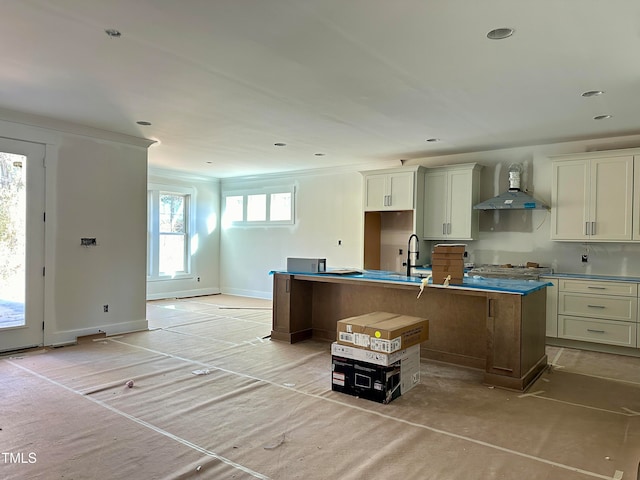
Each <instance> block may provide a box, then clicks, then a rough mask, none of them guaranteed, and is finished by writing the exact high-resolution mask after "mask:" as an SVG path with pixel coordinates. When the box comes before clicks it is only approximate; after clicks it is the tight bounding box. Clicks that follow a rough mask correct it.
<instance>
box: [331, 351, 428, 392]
mask: <svg viewBox="0 0 640 480" xmlns="http://www.w3.org/2000/svg"><path fill="white" fill-rule="evenodd" d="M416 347H417V346H416ZM354 350H357V349H354ZM418 383H420V347H417V348H413V349H407V350H405V351H404V355H403V356H401V358H400V359H399V360H397V361H396V362H394V363H393V364H391V365H387V366H384V365H376V364H373V363H368V362H361V361H359V360H354V359H351V358H345V357H341V356H338V355H332V356H331V390H333V391H335V392H341V393H346V394H348V395H353V396H356V397H360V398H365V399H367V400H373V401H375V402H378V403H385V404H386V403H389V402H391V401H392V400H393V399H395V398H398V397H399V396H401V395H403V394H405V393H407V392H408V391H409V390H411V389H412V388H413V387H415V386H416V385H417V384H418Z"/></svg>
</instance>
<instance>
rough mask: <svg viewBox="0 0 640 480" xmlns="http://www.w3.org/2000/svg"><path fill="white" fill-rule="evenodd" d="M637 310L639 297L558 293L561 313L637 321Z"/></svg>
mask: <svg viewBox="0 0 640 480" xmlns="http://www.w3.org/2000/svg"><path fill="white" fill-rule="evenodd" d="M637 310H638V298H637V297H614V296H611V295H587V294H583V293H566V292H560V293H559V294H558V314H559V315H572V316H576V317H595V318H607V319H610V320H623V321H625V322H635V321H636V315H637V313H638V312H637Z"/></svg>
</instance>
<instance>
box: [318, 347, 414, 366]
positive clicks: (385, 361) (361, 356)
mask: <svg viewBox="0 0 640 480" xmlns="http://www.w3.org/2000/svg"><path fill="white" fill-rule="evenodd" d="M415 352H418V356H419V355H420V345H413V346H411V347H409V348H405V349H403V350H398V351H397V352H393V353H381V352H374V351H372V350H365V349H364V348H356V347H350V346H348V345H340V344H339V343H338V342H333V343H332V344H331V355H334V356H336V357H342V358H348V359H349V360H358V361H359V362H367V363H373V364H374V365H381V366H383V367H388V366H389V365H393V364H394V363H396V362H397V361H398V360H402V359H403V358H406V357H407V356H410V355H415Z"/></svg>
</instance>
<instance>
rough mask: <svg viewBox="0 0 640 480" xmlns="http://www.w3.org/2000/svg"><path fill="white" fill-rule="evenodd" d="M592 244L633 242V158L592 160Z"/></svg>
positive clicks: (590, 215) (590, 220)
mask: <svg viewBox="0 0 640 480" xmlns="http://www.w3.org/2000/svg"><path fill="white" fill-rule="evenodd" d="M590 199H591V201H590V208H589V220H588V221H589V222H590V224H589V226H590V231H589V233H590V238H591V240H594V241H598V240H618V241H624V240H631V236H632V235H631V226H632V223H631V215H632V213H631V208H632V204H633V203H632V202H633V157H632V156H625V157H610V158H598V159H593V160H591V195H590Z"/></svg>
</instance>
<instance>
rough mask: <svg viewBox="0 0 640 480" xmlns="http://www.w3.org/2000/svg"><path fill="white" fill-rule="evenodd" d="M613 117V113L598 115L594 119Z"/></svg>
mask: <svg viewBox="0 0 640 480" xmlns="http://www.w3.org/2000/svg"><path fill="white" fill-rule="evenodd" d="M611 117H613V115H598V116H596V117H593V119H594V120H606V119H607V118H611Z"/></svg>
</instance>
